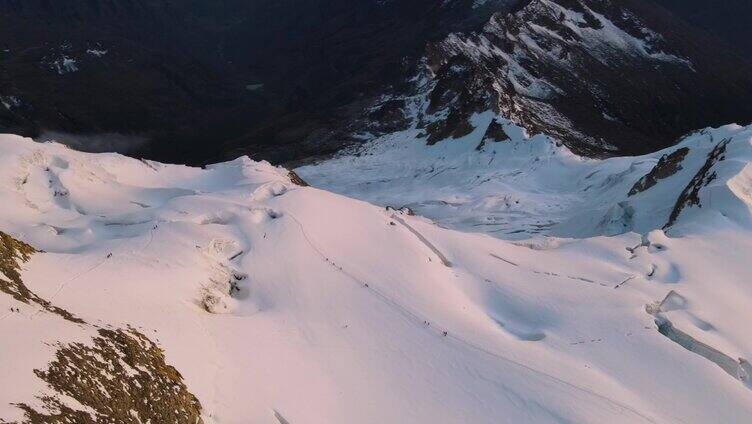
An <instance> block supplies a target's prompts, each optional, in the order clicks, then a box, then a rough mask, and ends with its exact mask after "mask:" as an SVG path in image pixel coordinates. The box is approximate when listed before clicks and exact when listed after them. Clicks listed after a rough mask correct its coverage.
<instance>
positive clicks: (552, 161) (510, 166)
mask: <svg viewBox="0 0 752 424" xmlns="http://www.w3.org/2000/svg"><path fill="white" fill-rule="evenodd" d="M471 122H472V125H473V128H474V129H473V131H472V132H471V133H470V134H468V135H467V136H464V137H461V138H459V139H449V140H445V141H442V142H440V143H438V144H437V145H435V146H426V145H425V142H424V140H423V137H424V135H423V134H421V133H420V132H419V131H417V130H408V131H404V132H401V133H396V134H390V135H387V136H384V137H382V138H379V139H376V140H375V141H373V142H370V143H366V144H364V145H362V146H361V150H360V151H356V152H355V153H354V154H353V153H350V154H343V155H340V156H339V157H337V158H334V159H331V160H328V161H323V162H321V163H319V164H316V165H312V166H306V167H302V168H299V169H298V170H297V172H298V173H299V174H300V175H301V176H303V178H304V179H306V180H307V181H309V182H311V183H312V184H313V185H315V186H318V187H322V188H326V189H329V190H332V191H335V192H338V193H341V194H344V195H346V196H350V197H355V198H360V199H364V200H367V201H369V202H372V203H376V204H380V205H392V206H397V207H402V206H407V207H409V208H411V209H413V210H415V211H416V212H417V213H419V214H421V215H424V216H427V217H430V218H431V219H433V220H434V221H436V222H437V223H439V224H440V225H443V226H446V227H450V228H455V229H460V230H463V231H474V232H483V233H487V234H490V235H493V236H494V237H499V238H504V239H519V238H527V237H531V236H535V235H550V236H559V237H589V236H595V235H616V234H622V233H625V232H628V231H636V232H639V233H647V232H648V231H650V230H653V229H660V228H664V227H666V228H668V227H669V226H670V225H667V224H668V223H669V221H671V215H672V212H673V211H674V209H675V208H676V206H677V202H678V201H679V198H680V197H681V195H682V193H683V191H684V190H685V188H687V186H688V185H689V184H690V182H691V181H692V179H693V178H694V177H695V176H696V175H697V174H698V172H699V171H700V170H701V169H702V168H703V166H704V165H705V164H706V162H707V161H708V157H709V155H711V153H712V152H713V151H714V150H716V149H717V148H718V146H719V144H723V145H724V146H725V147H724V153H723V155H721V156H722V158H721V157H719V158H718V159H720V160H718V161H717V162H714V163H713V164H712V166H711V167H710V168H709V169H707V170H705V171H706V172H705V173H706V174H707V175H706V176H707V177H709V176H711V175H714V177H713V178H712V179H711V180H709V181H706V183H703V184H701V186H700V187H698V193H697V194H698V196H699V198H698V199H697V203H695V204H691V205H687V206H688V207H686V209H685V208H683V207H682V208H680V209H681V210H678V211H677V216H676V218H677V219H678V220H679V223H677V225H676V226H680V225H678V224H680V223H681V222H682V221H684V220H685V219H684V218H685V217H689V216H694V215H696V214H700V216H697V217H693V218H687V219H686V221H691V222H701V221H704V220H707V219H713V216H725V217H729V218H733V220H734V222H736V223H738V224H740V225H745V226H749V225H750V209H749V208H750V205H752V201H750V197H749V196H750V194H749V192H750V187H752V185H751V184H750V180H749V178H750V177H749V172H750V165H749V162H750V160H752V147H751V145H752V127H740V126H735V125H729V126H726V127H722V128H718V129H707V130H703V131H700V132H697V133H695V134H692V135H689V136H687V137H686V138H685V139H683V140H682V141H681V142H679V143H678V144H677V145H676V146H674V147H670V148H667V149H664V150H661V151H658V152H656V153H653V154H649V155H644V156H635V157H620V158H610V159H606V160H598V159H587V158H582V157H579V156H577V155H575V154H573V153H571V152H570V151H569V150H568V149H567V148H566V147H564V146H560V145H557V144H556V143H555V142H554V141H552V140H551V139H549V138H548V137H546V136H543V135H535V136H529V135H527V133H526V131H524V130H523V129H521V128H519V127H517V126H516V125H514V124H512V123H511V122H509V121H508V120H506V119H504V118H502V117H497V116H494V114H493V113H491V112H486V113H482V114H475V115H473V117H472V118H471ZM493 125H498V126H499V127H501V128H502V129H503V131H502V132H503V134H504V135H505V136H506V137H507V138H506V139H505V140H501V141H498V142H494V141H493V140H489V139H488V135H487V134H488V133H489V128H491V127H492V126H493ZM684 150H686V151H687V153H685V154H684V155H683V156H682V159H681V160H680V161H679V162H678V164H677V168H678V169H676V170H674V171H673V172H670V173H668V174H667V175H663V176H661V177H660V178H659V179H658V180H657V183H656V184H655V185H652V186H650V187H649V188H644V189H642V190H639V191H636V190H634V187H635V186H636V184H637V183H638V182H639V181H640V180H641V179H643V178H644V177H646V176H647V175H648V174H650V173H651V170H653V169H654V168H655V167H656V166H657V165H658V163H659V162H660V159H661V157H663V156H669V155H671V154H672V152H677V151H679V152H680V153H681V152H684ZM342 175H348V178H341V176H342ZM395 187H399V189H398V190H396V189H395ZM679 218H681V219H679Z"/></svg>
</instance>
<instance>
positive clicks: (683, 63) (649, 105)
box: [0, 0, 752, 164]
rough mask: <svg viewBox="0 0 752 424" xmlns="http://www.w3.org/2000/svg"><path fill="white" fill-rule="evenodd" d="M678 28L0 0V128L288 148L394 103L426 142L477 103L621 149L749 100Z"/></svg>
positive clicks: (175, 146) (576, 139)
mask: <svg viewBox="0 0 752 424" xmlns="http://www.w3.org/2000/svg"><path fill="white" fill-rule="evenodd" d="M651 1H652V0H651ZM695 33H696V30H695V29H694V28H692V27H689V26H687V25H684V24H682V23H681V22H680V21H679V19H678V18H676V17H675V16H674V15H670V14H668V13H667V12H665V11H664V10H663V9H660V8H658V7H654V5H653V4H652V3H651V2H649V1H639V0H627V1H623V2H615V1H607V0H556V1H547V0H533V1H530V0H486V1H482V0H453V1H436V0H411V1H402V0H275V1H272V0H255V1H243V0H217V1H213V2H205V1H199V0H179V1H167V0H70V1H66V2H50V1H46V0H3V1H1V2H0V40H2V41H0V100H2V104H0V131H3V132H15V133H21V134H24V135H32V136H37V135H39V134H40V133H42V132H44V131H59V132H64V133H74V134H107V133H115V134H121V135H130V136H134V139H133V141H130V139H118V140H117V144H113V145H107V144H105V145H104V146H93V145H89V146H88V147H89V148H90V149H97V148H105V149H112V148H115V149H116V150H119V151H123V152H126V153H130V154H133V155H138V156H146V157H149V158H154V159H158V160H162V161H168V162H187V163H192V164H200V163H207V162H214V161H218V160H222V159H227V158H232V157H235V156H238V155H241V154H252V155H253V156H254V157H256V158H264V159H270V160H272V161H274V162H288V161H294V160H300V159H306V158H312V157H316V156H320V155H326V154H331V153H332V152H334V151H336V150H337V149H339V148H341V147H342V146H343V145H346V144H348V143H351V142H353V141H354V140H355V137H354V136H353V135H354V134H356V133H363V132H364V131H368V132H369V133H372V134H378V133H383V132H389V131H394V130H397V129H400V128H402V127H404V126H405V125H407V124H409V123H410V122H411V120H412V118H416V119H418V120H419V121H420V122H419V124H420V125H422V126H424V127H425V128H426V130H427V132H428V133H429V141H430V142H432V141H436V140H438V139H441V138H446V137H448V136H457V135H461V133H462V132H463V131H467V129H468V122H467V119H468V117H469V116H470V115H471V114H472V113H473V112H477V111H481V110H488V109H491V110H496V111H497V112H499V113H502V114H505V115H508V116H509V117H510V118H511V119H512V120H514V121H515V122H518V123H520V124H522V125H524V126H525V127H527V128H528V129H530V130H531V131H546V132H549V133H551V134H552V135H554V136H556V137H558V138H559V139H561V140H562V141H563V142H565V143H567V144H568V145H570V146H572V147H573V148H575V149H576V150H578V151H580V152H584V153H591V154H604V153H605V154H620V153H638V152H645V151H649V150H655V149H657V148H660V147H664V146H666V145H669V144H670V143H671V142H673V140H674V139H675V138H676V137H677V136H678V135H680V134H682V133H684V132H687V131H690V130H692V129H695V128H700V127H704V126H707V125H713V124H721V123H727V122H732V121H739V122H742V121H745V120H749V118H750V117H752V110H750V108H752V105H749V102H745V101H741V99H747V98H749V94H752V76H751V75H752V73H751V72H750V71H749V69H750V68H749V67H747V65H745V64H743V63H741V60H739V59H738V58H736V57H734V55H732V54H727V53H725V52H724V49H723V48H721V47H719V46H718V45H717V44H715V43H714V42H713V41H712V40H710V41H709V40H707V39H706V37H703V36H702V35H695ZM416 76H423V77H425V79H424V80H423V81H424V82H425V83H426V84H424V85H422V86H421V87H420V88H416V87H415V81H416V80H415V77H416ZM416 90H417V91H416ZM416 92H417V93H418V94H421V95H425V96H427V98H428V99H429V100H430V104H429V105H428V106H427V109H426V111H425V113H423V114H422V115H421V116H420V117H415V116H408V115H410V114H409V113H407V111H406V106H405V101H404V99H405V97H406V96H408V95H414V94H416ZM123 140H124V141H123ZM83 147H84V148H86V146H83Z"/></svg>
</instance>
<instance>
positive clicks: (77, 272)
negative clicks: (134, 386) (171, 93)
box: [0, 116, 752, 424]
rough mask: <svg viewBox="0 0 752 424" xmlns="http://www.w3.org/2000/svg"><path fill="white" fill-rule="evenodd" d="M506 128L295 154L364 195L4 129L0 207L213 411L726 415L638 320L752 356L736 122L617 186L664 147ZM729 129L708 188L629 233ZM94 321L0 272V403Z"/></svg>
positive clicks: (708, 377)
mask: <svg viewBox="0 0 752 424" xmlns="http://www.w3.org/2000/svg"><path fill="white" fill-rule="evenodd" d="M478 119H481V120H482V119H488V120H490V119H491V117H485V116H480V117H478ZM508 132H509V133H512V132H513V131H512V129H510V130H509V131H508ZM510 135H512V134H510ZM711 135H712V137H713V140H712V141H711V140H710V136H711ZM517 136H518V137H519V138H520V140H517V141H514V142H509V143H506V144H505V143H499V144H492V145H489V146H487V147H486V148H485V150H483V151H481V152H476V151H475V150H474V149H475V145H474V144H477V141H478V140H472V139H471V138H468V139H467V140H464V141H462V140H459V141H457V142H448V143H441V144H440V145H438V146H434V147H426V146H425V144H423V143H420V142H417V141H413V142H405V139H392V140H385V141H383V142H380V143H383V144H376V145H373V146H372V148H371V150H370V154H368V155H362V156H360V157H358V158H354V157H342V158H339V159H335V160H332V161H331V162H326V163H323V164H321V165H319V166H316V167H313V168H308V169H302V170H301V174H302V175H303V176H304V179H305V178H308V179H309V180H310V181H309V182H311V183H313V184H314V185H319V186H322V187H329V188H331V189H332V190H334V191H339V192H342V193H346V194H348V195H352V196H355V197H361V198H364V199H368V200H370V201H373V202H375V203H377V204H379V205H376V206H374V205H371V204H368V203H365V202H362V201H358V200H352V199H350V198H347V197H344V196H341V195H338V194H332V193H330V192H327V191H323V190H321V189H317V188H310V187H298V186H295V185H293V184H292V183H291V182H290V180H289V178H288V176H287V172H286V171H285V170H283V169H279V168H274V167H272V166H270V165H268V164H264V163H257V162H253V161H251V160H248V159H246V158H241V159H238V160H235V161H232V162H228V163H224V164H218V165H215V166H211V167H208V168H207V169H198V168H188V167H183V166H173V165H162V164H158V163H153V162H142V161H138V160H135V159H129V158H125V157H122V156H119V155H111V154H84V153H78V152H74V151H72V150H69V149H67V148H65V147H63V146H61V145H58V144H44V145H40V144H36V143H33V142H32V141H30V140H28V139H22V138H20V137H15V136H0V202H2V203H0V230H2V231H5V232H7V233H9V234H11V235H12V236H14V237H16V238H18V239H20V240H23V241H25V242H27V243H30V244H32V245H33V246H35V247H36V248H37V249H41V250H44V251H45V253H37V254H35V255H34V256H33V257H32V259H31V261H30V262H29V263H27V264H26V265H25V271H24V272H23V278H24V282H25V283H26V285H27V286H28V287H29V288H30V289H32V290H33V291H35V292H36V293H37V294H38V295H39V296H41V297H43V298H46V299H48V300H50V301H51V302H53V303H54V304H55V305H58V306H60V307H62V308H65V309H67V310H70V311H71V312H73V313H75V314H76V315H77V316H79V317H81V318H82V319H84V320H85V321H87V322H88V323H95V324H96V323H100V324H101V325H113V326H119V327H125V326H126V325H131V326H133V327H134V328H139V329H141V331H142V332H144V333H145V334H147V335H149V336H150V337H153V338H154V339H155V340H156V341H158V342H159V343H160V345H161V346H162V347H163V348H164V349H165V352H166V357H167V360H168V362H169V363H171V364H172V365H174V366H175V367H176V368H177V369H178V370H179V371H180V373H181V374H182V375H183V377H184V378H185V383H186V385H187V386H188V388H189V389H190V390H191V392H192V393H194V394H195V395H196V396H197V398H198V399H199V400H200V402H201V404H202V405H203V411H204V420H205V421H206V422H210V423H215V422H216V423H249V422H252V423H279V422H282V421H281V420H280V417H282V420H284V421H286V422H289V423H292V424H297V423H322V424H323V423H327V424H328V423H499V422H561V421H570V422H594V423H601V422H609V423H615V422H624V423H634V422H697V423H700V422H745V421H746V420H747V419H748V418H749V416H752V390H751V389H750V386H749V381H748V380H747V381H744V378H743V377H744V376H737V377H734V376H731V375H730V374H729V373H727V372H725V371H724V370H723V369H721V368H720V367H719V366H717V365H716V364H715V363H713V362H711V361H710V360H708V359H706V358H705V357H702V356H701V355H698V354H696V353H693V352H690V351H689V350H687V349H685V348H683V347H681V346H680V345H678V344H677V343H674V342H673V341H671V340H669V339H668V338H667V337H665V336H663V335H662V334H660V333H659V332H658V330H657V325H656V320H663V321H662V322H664V321H670V322H671V323H672V324H673V325H674V327H675V328H677V329H680V330H682V331H683V332H685V333H687V334H689V335H690V336H691V337H693V338H694V339H696V340H699V341H702V342H703V343H705V344H707V345H709V346H712V347H713V348H714V349H717V350H718V351H720V352H723V353H724V354H725V355H728V356H730V357H733V358H751V357H752V337H750V331H749V328H748V325H747V324H748V323H749V322H750V319H751V318H752V312H750V311H751V310H752V309H750V305H752V286H750V284H749V281H748V279H747V273H748V270H749V262H750V259H752V254H751V253H750V252H752V237H751V233H750V231H751V230H752V226H751V225H750V189H751V188H752V184H751V183H750V179H752V175H751V171H750V167H749V164H748V163H749V161H750V159H751V158H752V155H751V153H750V152H752V146H751V145H750V139H752V134H751V133H750V130H749V129H742V128H738V127H726V128H723V129H719V130H712V131H708V132H706V133H705V134H698V135H696V136H693V137H691V138H689V139H688V140H686V141H684V142H683V143H684V144H686V145H688V146H690V147H691V150H692V151H691V152H690V154H689V155H688V156H687V158H686V159H685V162H686V166H685V168H684V169H683V170H682V171H680V172H679V173H676V174H675V175H673V176H671V177H669V178H667V179H664V180H661V181H660V182H659V183H658V185H656V186H655V187H653V188H652V189H650V190H647V191H645V192H643V193H640V194H638V195H636V196H633V197H632V198H630V199H627V194H626V193H627V192H628V191H629V189H630V188H631V187H632V185H633V184H634V183H635V181H637V180H638V179H639V178H640V177H642V176H643V175H644V174H646V173H647V172H649V171H650V169H651V168H652V165H654V164H655V162H656V160H657V158H658V157H659V156H660V154H656V155H651V156H646V157H643V158H623V159H612V160H608V161H595V160H585V159H581V158H577V157H575V156H573V155H572V154H570V153H568V152H566V151H565V150H563V149H560V148H556V147H554V146H552V145H551V144H550V143H548V142H547V141H546V140H545V139H543V138H536V139H533V140H528V141H522V140H521V138H522V135H521V134H519V135H517ZM727 137H732V138H733V140H732V141H731V142H729V144H728V148H727V151H726V154H725V160H723V161H721V162H718V163H717V164H715V165H714V169H713V170H714V171H715V172H716V178H715V179H714V180H713V181H711V182H710V184H709V185H707V186H706V187H703V188H702V190H701V191H700V194H699V196H700V199H701V201H702V202H703V203H702V205H703V207H702V208H699V207H696V206H695V207H690V208H688V209H686V210H685V211H684V212H683V213H682V215H681V216H680V219H679V221H678V222H677V224H676V226H675V227H674V228H673V229H671V230H670V231H669V232H668V235H666V234H665V233H663V232H662V231H652V232H650V233H649V234H646V235H645V236H644V237H643V236H642V235H641V234H638V233H648V232H649V231H650V230H654V229H656V228H660V227H662V225H663V224H664V223H665V222H666V219H667V218H668V215H669V214H670V212H671V208H672V207H673V204H674V202H675V201H676V197H677V196H678V192H681V190H682V189H683V188H684V186H686V185H687V183H688V182H689V180H691V179H692V177H693V174H695V173H696V172H697V169H696V168H697V167H700V166H702V164H703V163H704V162H705V161H706V156H707V154H708V152H709V151H711V150H712V149H713V146H714V143H715V144H717V143H718V142H719V141H721V139H724V138H727ZM492 152H495V153H492ZM327 167H328V168H327ZM369 182H370V184H369ZM588 187H590V188H588ZM586 188H587V190H586ZM653 190H655V191H653ZM711 197H712V203H711V202H710V201H709V200H710V198H711ZM434 201H436V202H438V203H432V202H434ZM517 201H519V203H516V202H517ZM624 201H629V202H632V203H631V204H632V207H633V209H634V214H632V215H631V216H632V218H631V220H629V222H628V225H629V226H631V228H632V229H633V230H634V231H635V232H626V233H623V234H621V235H618V236H612V237H606V236H594V237H590V238H586V237H585V236H590V235H596V234H616V233H621V232H623V231H617V230H616V228H618V226H619V225H621V226H622V227H623V225H624V222H623V221H624V220H623V219H620V217H622V218H623V216H624V215H623V214H619V213H616V212H615V211H611V213H610V215H609V214H608V213H607V212H609V210H610V209H611V207H612V205H613V204H614V203H616V202H624ZM442 202H444V203H442ZM387 203H389V204H393V205H396V206H402V205H404V204H409V205H411V206H412V207H413V208H414V209H415V210H416V211H417V212H418V213H419V214H424V215H426V216H428V217H430V218H431V219H434V220H436V221H437V222H439V223H440V224H441V225H442V226H446V227H452V228H456V229H446V228H442V227H441V226H439V225H435V224H434V223H433V222H432V221H431V220H430V219H428V218H424V217H420V216H409V215H408V214H406V213H399V212H395V211H393V210H386V209H385V208H384V207H382V205H384V204H387ZM606 215H609V216H610V217H611V218H609V219H607V220H605V221H604V220H603V218H604V216H606ZM549 221H550V222H549ZM552 222H553V223H552ZM477 224H484V225H480V226H479V225H477ZM486 224H489V225H486ZM538 226H540V228H539V227H538ZM457 229H459V230H462V231H458V230H457ZM465 230H471V231H473V232H468V231H465ZM517 230H522V232H519V233H514V231H517ZM484 232H485V233H489V234H491V235H494V236H496V237H490V236H489V235H487V234H483V233H484ZM544 234H548V235H561V236H577V237H579V238H553V237H549V238H543V235H544ZM530 235H534V236H535V237H536V238H534V239H528V240H522V241H516V242H515V243H516V244H514V243H512V242H509V241H505V240H502V239H500V238H498V237H501V238H515V239H522V238H526V237H528V236H530ZM110 254H111V255H110ZM228 281H233V282H234V283H235V284H237V290H235V289H232V290H229V291H228V290H227V289H228V286H227V284H228ZM617 287H618V288H617ZM671 290H673V291H674V292H675V293H677V294H678V295H680V296H681V297H680V298H679V297H675V296H673V297H671V301H670V302H664V304H663V305H659V304H658V303H660V301H661V300H663V299H664V298H666V295H667V294H668V293H669V292H670V291H671ZM207 296H210V297H211V296H213V297H211V298H212V299H213V300H212V302H211V304H210V306H209V307H208V308H207V305H206V302H205V301H206V299H207ZM676 299H679V300H678V301H677V300H676ZM646 305H651V306H650V307H649V308H647V310H650V311H651V312H652V313H653V314H652V315H651V314H649V313H648V312H647V311H646ZM11 307H13V308H19V310H20V312H7V311H9V309H10V308H11ZM207 309H208V310H209V311H210V312H209V311H207ZM88 331H89V330H85V329H82V327H81V326H79V325H77V324H73V323H70V322H68V321H64V320H63V319H61V318H60V317H58V316H57V315H53V314H49V313H47V312H44V311H42V310H40V309H39V308H37V307H35V306H33V305H26V304H22V303H19V302H15V301H14V300H13V299H12V298H11V297H9V296H5V295H4V294H2V293H0V340H2V349H0V376H2V378H1V379H0V418H4V419H6V420H10V421H12V420H14V419H19V418H21V416H22V414H21V411H20V410H19V409H18V408H16V407H15V406H14V405H13V403H17V402H27V403H34V397H35V396H36V395H39V394H43V393H45V390H48V389H47V388H46V387H45V385H44V383H43V382H41V381H40V380H39V379H38V378H37V377H36V376H35V374H34V372H33V370H34V369H40V368H44V367H45V365H46V363H47V362H48V361H50V360H51V359H52V356H53V354H54V351H55V347H54V343H56V342H63V343H65V342H69V341H73V340H75V341H82V342H84V343H86V342H87V340H88V339H89V338H90V334H88V333H87V332H88ZM63 401H66V400H65V399H63ZM71 407H74V408H79V407H80V406H79V405H75V404H71Z"/></svg>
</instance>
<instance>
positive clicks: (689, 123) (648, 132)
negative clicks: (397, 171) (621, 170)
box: [418, 0, 752, 156]
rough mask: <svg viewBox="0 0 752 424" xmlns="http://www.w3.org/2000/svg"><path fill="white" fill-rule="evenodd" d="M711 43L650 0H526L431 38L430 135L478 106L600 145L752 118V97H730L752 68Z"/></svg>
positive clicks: (575, 144) (746, 82) (445, 131)
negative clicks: (710, 49) (715, 58)
mask: <svg viewBox="0 0 752 424" xmlns="http://www.w3.org/2000/svg"><path fill="white" fill-rule="evenodd" d="M705 43H706V42H705V41H704V40H703V39H702V37H701V36H698V35H697V34H693V33H692V32H691V31H689V30H688V29H687V28H686V27H684V26H682V24H680V23H677V22H675V21H674V20H672V18H671V17H670V16H669V15H668V14H667V13H666V12H665V11H663V10H662V9H660V8H658V7H655V6H654V5H652V4H650V2H645V1H639V0H635V1H632V0H628V1H612V0H532V1H525V2H521V4H520V5H519V7H518V10H517V11H515V12H513V13H507V12H503V13H497V14H495V15H494V16H493V17H492V18H491V20H490V21H489V22H488V23H487V24H486V25H485V27H484V28H483V30H482V31H478V32H475V33H454V34H451V35H449V36H448V37H447V38H446V39H444V40H443V41H440V42H437V43H433V44H430V45H429V47H428V49H427V55H426V66H427V68H428V70H427V78H428V83H427V84H424V85H423V86H422V87H420V88H419V89H418V90H419V91H423V92H427V95H428V108H427V111H426V113H427V116H426V117H425V118H424V122H422V124H423V125H424V126H425V128H426V131H427V132H428V134H429V142H436V141H439V140H444V139H447V138H459V137H461V136H464V135H466V134H469V133H470V132H471V131H472V126H471V124H470V122H469V119H470V117H471V116H472V114H473V113H480V112H483V111H486V110H492V111H494V112H496V113H498V114H501V115H502V116H504V117H505V118H507V119H509V120H511V121H512V122H514V123H516V124H518V125H521V126H523V127H525V128H526V129H527V130H528V131H530V132H531V133H539V132H542V133H546V134H548V135H550V136H551V137H553V138H555V139H557V140H558V141H560V142H563V143H564V144H566V145H567V146H568V147H569V148H570V149H571V150H573V151H575V152H577V153H579V154H585V155H588V156H593V155H595V156H599V155H619V154H643V153H648V152H652V151H655V150H658V149H660V148H663V147H667V146H670V145H672V144H674V143H675V142H676V139H677V138H678V137H679V136H680V135H682V134H684V133H686V132H687V131H689V130H690V129H693V128H702V127H705V126H707V125H719V124H725V123H727V122H733V121H737V122H739V123H740V124H745V123H748V121H749V119H750V116H752V106H749V105H748V104H739V103H738V102H734V101H733V100H732V99H733V98H734V97H735V96H737V95H739V94H740V93H741V92H752V80H750V78H749V75H750V72H749V70H748V69H747V67H746V65H744V64H743V63H742V62H738V64H737V65H734V63H735V60H734V59H732V58H731V56H730V55H728V54H726V55H725V56H724V54H723V53H722V52H718V55H719V62H715V63H714V64H713V65H709V64H708V61H707V53H706V49H707V45H706V44H705ZM721 62H723V63H725V64H724V65H722V66H717V65H719V63H721ZM721 68H723V70H721ZM709 104H713V105H714V107H713V108H708V107H707V105H709Z"/></svg>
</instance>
